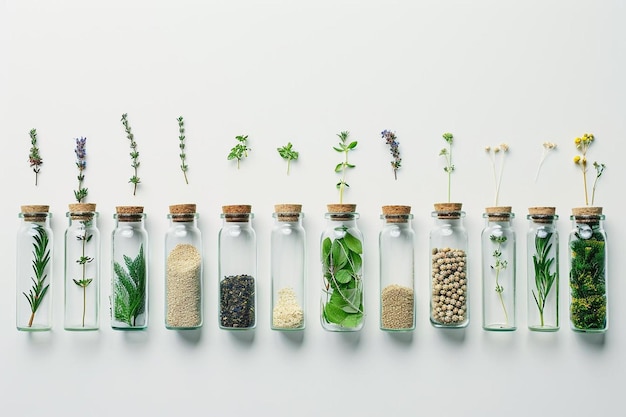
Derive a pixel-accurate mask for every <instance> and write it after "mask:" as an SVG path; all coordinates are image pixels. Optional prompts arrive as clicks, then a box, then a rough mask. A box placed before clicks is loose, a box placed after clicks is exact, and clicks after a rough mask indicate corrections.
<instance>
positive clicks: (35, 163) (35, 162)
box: [28, 129, 43, 186]
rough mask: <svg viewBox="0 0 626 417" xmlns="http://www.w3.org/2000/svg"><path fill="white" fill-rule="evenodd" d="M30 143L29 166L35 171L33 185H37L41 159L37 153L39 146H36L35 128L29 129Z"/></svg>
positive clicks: (41, 163)
mask: <svg viewBox="0 0 626 417" xmlns="http://www.w3.org/2000/svg"><path fill="white" fill-rule="evenodd" d="M30 145H31V146H30V154H29V155H28V160H29V162H30V167H31V168H32V169H33V172H34V173H35V186H37V183H38V174H39V171H40V170H41V168H40V167H41V165H43V159H41V156H40V155H39V148H38V147H37V129H31V130H30Z"/></svg>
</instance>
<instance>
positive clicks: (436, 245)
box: [430, 203, 469, 328]
mask: <svg viewBox="0 0 626 417" xmlns="http://www.w3.org/2000/svg"><path fill="white" fill-rule="evenodd" d="M461 208H462V204H461V203H437V204H435V211H434V212H432V217H433V218H434V219H435V227H434V228H433V229H432V230H431V232H430V254H431V264H430V277H431V278H430V291H431V297H430V323H431V324H432V325H433V326H435V327H446V328H463V327H466V326H467V325H468V324H469V310H468V309H469V298H468V269H467V260H468V257H467V231H466V230H465V226H464V225H463V218H464V217H465V212H464V211H461Z"/></svg>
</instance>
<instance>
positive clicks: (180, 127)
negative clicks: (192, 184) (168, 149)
mask: <svg viewBox="0 0 626 417" xmlns="http://www.w3.org/2000/svg"><path fill="white" fill-rule="evenodd" d="M176 120H178V140H179V141H180V143H179V144H178V147H179V148H180V155H179V156H180V169H181V171H183V175H184V177H185V184H189V181H188V180H187V170H188V169H189V167H188V166H187V164H186V163H185V159H186V157H187V155H186V154H185V122H184V121H183V116H179V117H178V119H176Z"/></svg>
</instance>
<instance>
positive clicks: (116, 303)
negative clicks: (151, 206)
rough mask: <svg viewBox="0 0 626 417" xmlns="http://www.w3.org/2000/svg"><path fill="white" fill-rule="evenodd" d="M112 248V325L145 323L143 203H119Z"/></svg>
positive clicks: (125, 326) (132, 326)
mask: <svg viewBox="0 0 626 417" xmlns="http://www.w3.org/2000/svg"><path fill="white" fill-rule="evenodd" d="M115 210H116V213H115V214H114V215H113V218H114V219H115V221H116V225H115V229H114V230H113V234H112V249H111V298H110V301H111V327H112V328H113V329H114V330H144V329H146V328H147V327H148V233H147V231H146V228H145V218H146V215H145V213H144V212H143V207H142V206H118V207H116V208H115Z"/></svg>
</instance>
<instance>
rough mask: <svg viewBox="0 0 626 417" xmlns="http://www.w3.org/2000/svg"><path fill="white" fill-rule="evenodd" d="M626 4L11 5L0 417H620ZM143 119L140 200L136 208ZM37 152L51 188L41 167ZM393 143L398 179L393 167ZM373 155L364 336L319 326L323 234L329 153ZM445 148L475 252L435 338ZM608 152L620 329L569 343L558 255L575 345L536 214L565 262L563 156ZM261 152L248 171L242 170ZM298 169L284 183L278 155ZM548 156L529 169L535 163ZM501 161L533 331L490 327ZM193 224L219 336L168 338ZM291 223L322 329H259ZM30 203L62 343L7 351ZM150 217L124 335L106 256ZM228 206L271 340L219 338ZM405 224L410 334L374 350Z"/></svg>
mask: <svg viewBox="0 0 626 417" xmlns="http://www.w3.org/2000/svg"><path fill="white" fill-rule="evenodd" d="M624 21H626V6H625V5H624V2H622V1H602V2H600V1H582V0H568V1H551V2H546V1H523V2H522V1H495V0H494V1H487V0H475V1H424V0H419V1H418V0H415V1H404V2H403V1H384V2H383V1H381V2H377V1H372V0H368V1H342V2H338V1H306V2H304V1H298V2H296V1H176V2H174V1H171V2H166V1H147V0H146V1H117V0H114V1H106V2H105V1H100V2H94V1H92V2H86V1H56V2H49V1H17V0H16V1H13V0H3V1H2V2H0V63H1V65H0V97H2V101H1V102H0V105H1V106H2V107H1V108H0V137H1V138H2V139H1V140H2V151H1V155H0V158H1V161H0V162H1V166H2V171H3V173H2V175H1V185H2V196H3V197H2V201H3V203H2V205H1V207H0V210H1V212H0V215H1V218H2V219H3V230H4V232H3V233H2V234H1V236H0V255H1V258H0V259H1V262H2V265H3V266H4V268H3V271H4V274H3V275H4V276H3V279H2V280H0V404H1V406H2V409H3V410H5V411H3V412H2V414H3V415H8V414H6V410H14V411H13V412H10V414H12V415H29V416H31V415H33V416H34V415H44V413H46V414H47V415H60V414H61V413H63V415H68V416H74V415H84V414H87V415H132V414H135V415H180V413H181V411H183V410H189V411H193V412H194V413H201V414H202V415H244V413H250V414H252V413H254V415H261V414H262V415H272V416H293V415H307V416H309V415H310V416H320V415H362V416H370V415H371V416H380V415H418V414H420V415H425V414H431V415H453V414H456V415H511V416H513V415H515V416H521V415H528V414H534V415H548V413H552V414H553V415H565V414H566V413H567V414H569V415H587V414H588V413H593V414H594V415H601V414H608V415H616V414H618V413H619V410H621V408H622V407H623V405H622V386H623V377H622V376H623V374H624V371H625V370H626V369H625V368H626V366H625V362H626V361H625V359H624V354H623V353H624V351H625V349H626V336H625V334H626V324H625V319H626V309H625V308H624V305H623V304H622V303H621V300H623V297H624V290H625V288H624V284H623V279H622V278H623V277H622V276H621V273H622V271H624V270H625V269H626V260H625V259H624V256H623V253H624V251H625V249H626V248H625V247H624V239H623V236H624V235H625V233H624V232H625V230H624V229H625V227H626V226H624V222H623V221H622V220H623V217H622V216H623V213H622V210H621V208H622V205H621V203H622V192H623V189H622V187H623V185H622V180H623V179H624V165H623V163H622V160H623V155H624V151H625V150H626V146H625V145H624V138H625V137H626V126H625V125H624V114H625V112H624V110H625V106H624V97H626V83H625V82H624V75H625V74H626V49H625V48H626V29H625V27H624ZM125 112H126V113H128V117H129V121H130V124H131V126H132V129H133V132H134V134H135V137H136V140H137V143H138V150H139V152H140V161H141V167H140V172H139V176H140V177H141V179H142V183H141V185H140V188H139V191H138V194H137V196H136V197H133V196H132V190H131V185H130V184H128V183H127V181H128V178H129V177H130V176H131V175H132V172H131V168H130V158H129V156H128V151H129V148H128V140H127V139H126V137H125V135H124V131H123V127H122V125H121V123H120V117H121V114H122V113H125ZM180 115H183V116H184V118H185V121H186V127H187V154H188V164H189V167H190V168H189V179H190V184H189V185H188V186H187V185H185V184H184V182H183V177H182V173H181V171H180V170H179V168H178V165H179V161H178V130H177V123H176V118H177V117H178V116H180ZM31 128H36V129H37V131H38V133H39V147H40V151H41V155H42V157H43V160H44V164H43V166H42V170H41V174H40V181H39V186H38V187H35V186H34V174H33V173H32V170H30V168H29V166H28V151H29V147H30V141H29V137H28V132H29V130H30V129H31ZM383 129H391V130H395V131H396V133H397V135H398V140H399V141H400V152H401V154H402V157H403V162H402V165H403V166H402V168H401V170H400V171H399V172H398V180H397V181H394V180H393V175H392V172H391V170H390V168H389V161H390V155H389V154H388V147H387V146H386V145H385V144H384V142H383V140H382V139H381V138H380V131H381V130H383ZM342 130H349V131H350V132H351V138H353V139H354V140H358V141H359V145H358V147H357V149H356V150H355V151H354V153H352V154H351V155H350V158H351V162H353V163H354V164H356V168H355V169H354V170H352V171H350V172H349V174H348V182H349V184H350V185H351V187H350V189H349V190H348V191H347V193H346V198H345V200H346V201H347V202H355V203H358V211H359V212H360V213H361V219H360V220H359V226H360V228H361V230H362V231H363V233H364V235H365V257H366V260H365V265H364V267H365V281H366V284H365V290H366V299H365V308H366V309H367V318H366V323H365V327H364V329H363V330H362V331H361V332H360V333H358V334H335V333H328V332H325V331H324V330H322V328H321V326H320V324H319V319H318V316H319V288H320V279H319V276H320V266H319V264H318V256H319V249H318V246H319V235H320V233H321V231H322V230H323V228H324V212H325V210H326V209H325V205H326V204H327V203H334V202H338V201H337V200H338V193H337V191H336V190H335V188H334V186H335V183H336V181H337V180H338V176H337V175H336V174H335V173H334V172H333V168H334V166H335V165H336V164H337V163H338V162H340V161H341V155H339V154H337V153H336V152H334V151H333V150H332V146H333V145H335V144H336V142H337V138H336V136H335V135H336V134H337V133H339V132H340V131H342ZM446 131H450V132H452V133H453V134H454V135H455V143H454V148H453V152H454V158H455V159H454V163H455V165H456V171H455V173H454V177H453V189H452V195H453V197H452V199H453V200H455V201H461V202H463V203H464V209H465V210H466V212H467V218H466V226H467V229H468V232H469V236H470V253H469V257H470V274H471V275H470V280H471V281H470V303H471V306H470V315H471V323H470V326H469V327H468V328H467V329H466V330H465V331H446V330H438V329H434V328H432V327H431V325H430V324H429V322H428V259H429V257H428V233H429V230H430V228H431V227H432V220H431V218H430V212H431V211H432V204H433V203H435V202H438V201H444V200H445V198H446V188H445V185H446V179H445V174H444V172H443V169H442V168H443V159H442V158H441V157H438V153H439V150H440V149H441V148H442V147H443V146H444V145H445V143H444V141H443V139H441V134H442V133H443V132H446ZM584 132H592V133H594V134H595V135H596V142H595V143H594V144H593V146H592V148H591V150H590V152H589V158H590V160H592V161H593V160H598V161H600V162H604V163H606V165H607V169H606V171H605V174H604V176H603V177H602V178H601V180H600V182H599V185H598V190H597V199H596V205H601V206H604V208H605V213H606V215H607V221H606V229H607V232H608V235H609V245H610V249H609V251H610V254H609V274H610V278H609V281H610V289H609V291H610V296H609V303H610V307H609V310H610V329H609V331H608V333H607V334H606V335H605V336H604V337H601V336H597V335H595V336H590V335H584V334H575V333H574V332H572V331H571V330H570V329H569V327H568V322H567V297H568V287H567V272H568V268H567V247H566V245H565V244H562V245H561V250H560V255H561V269H560V272H561V289H562V291H561V302H562V304H561V316H562V328H561V330H560V331H559V332H557V333H554V334H535V333H532V332H529V331H528V330H527V329H526V324H527V323H526V265H525V260H526V249H525V232H526V229H527V223H526V220H525V216H526V213H527V208H528V207H530V206H535V205H554V206H556V207H557V212H558V214H560V215H561V219H560V220H559V222H558V228H559V231H560V233H561V240H562V243H563V242H566V239H567V234H568V232H569V229H570V222H569V219H568V217H569V213H570V209H571V208H572V207H577V206H581V205H584V198H583V189H582V175H581V174H580V172H579V170H577V168H576V166H575V165H574V164H573V163H572V157H573V156H574V155H575V154H576V149H575V147H574V145H573V139H574V138H575V137H576V136H580V135H582V134H583V133H584ZM241 134H248V135H249V137H250V140H249V144H250V147H251V148H252V152H251V153H250V157H249V158H248V159H246V160H245V161H243V162H242V165H241V169H239V170H237V169H236V166H235V163H234V162H233V161H227V160H226V155H227V154H228V152H229V150H230V148H231V147H232V146H233V145H234V144H235V139H234V137H235V136H236V135H241ZM79 136H85V137H87V138H88V141H87V152H88V165H87V170H86V171H85V175H86V179H85V185H86V186H87V187H88V188H89V197H88V201H90V202H96V203H97V204H98V211H99V212H100V213H101V220H100V223H99V226H100V229H101V232H102V236H103V242H102V243H103V245H102V248H103V250H102V254H101V259H102V274H101V276H102V283H101V285H102V303H101V311H102V320H101V329H100V331H99V332H95V333H72V332H66V331H64V330H63V323H62V313H63V292H62V282H63V267H62V264H63V262H62V261H63V242H62V237H63V232H64V230H65V227H66V223H67V221H66V219H65V212H66V210H67V204H68V203H72V202H73V190H74V189H76V179H75V178H76V173H77V172H76V169H75V165H74V138H76V137H79ZM287 141H292V142H293V143H294V147H295V149H296V150H298V151H300V155H301V156H300V160H299V161H298V162H297V163H294V164H293V165H292V171H291V175H290V176H287V175H286V174H285V170H286V164H285V163H284V161H282V160H281V159H280V158H279V156H278V154H277V152H276V148H277V147H279V146H282V145H284V144H286V143H287ZM544 141H552V142H555V143H557V145H558V148H557V149H556V151H554V152H552V153H551V154H550V155H549V156H548V158H547V159H546V161H545V164H544V166H543V168H542V170H541V175H540V177H539V181H537V182H535V181H534V176H535V171H536V168H537V164H538V162H539V158H540V155H541V151H542V143H543V142H544ZM501 142H506V143H508V144H509V146H510V152H509V154H508V155H507V161H506V166H505V170H504V179H503V189H502V192H501V198H500V203H501V204H503V205H512V206H513V209H514V211H515V213H516V214H517V218H516V219H515V220H514V225H515V229H516V231H517V233H518V241H519V244H518V252H517V253H518V266H517V273H518V287H517V288H518V297H517V300H518V308H517V316H518V324H519V329H518V330H517V331H516V332H514V333H509V334H491V333H487V332H484V331H483V330H482V329H481V325H480V324H481V323H480V308H481V298H480V266H479V250H480V245H479V238H480V230H481V229H482V227H483V220H482V212H483V209H484V207H486V206H491V205H493V203H494V202H493V194H494V192H493V190H494V187H493V181H492V176H491V171H490V169H491V167H490V164H489V160H488V158H487V156H486V155H485V153H484V150H483V149H484V147H485V146H487V145H491V146H494V145H497V144H499V143H501ZM185 202H196V203H197V204H198V208H199V213H200V227H201V229H202V231H203V234H204V242H205V262H206V274H205V284H206V287H205V290H206V291H205V325H204V327H203V329H202V331H200V332H190V333H177V332H173V331H168V330H166V329H165V327H164V325H163V301H162V300H163V267H162V265H163V261H164V259H163V235H164V233H165V230H166V227H167V220H166V213H167V207H168V205H170V204H175V203H185ZM290 202H299V203H302V204H303V209H304V212H305V216H306V217H305V222H304V225H305V228H306V230H307V233H308V235H307V245H308V263H309V265H308V282H307V291H308V295H307V305H306V313H307V320H308V321H307V328H306V330H305V331H304V332H301V333H299V334H289V335H287V334H281V333H277V332H273V331H271V330H270V328H269V324H270V323H269V316H270V312H269V288H270V286H269V285H270V283H269V237H270V231H271V227H272V218H271V213H272V211H273V204H275V203H290ZM22 204H50V205H51V210H52V212H53V214H54V217H53V229H54V233H55V242H54V249H55V251H56V253H55V257H54V261H55V265H54V276H53V277H52V290H51V293H50V296H51V297H53V302H54V307H53V308H54V329H53V331H52V332H48V333H40V334H26V333H21V332H18V331H17V330H15V302H16V301H15V300H16V295H15V250H14V242H15V231H16V230H17V227H18V219H17V213H18V211H19V206H20V205H22ZM124 204H140V205H144V206H145V208H146V212H147V213H148V219H147V227H148V231H149V234H150V239H151V240H150V256H151V258H150V265H149V267H150V285H151V286H150V294H149V295H150V325H149V329H148V331H146V332H143V333H132V334H127V333H120V332H114V331H113V330H111V329H110V326H109V318H108V295H109V282H110V273H111V271H110V265H109V262H110V234H111V231H112V229H113V226H114V224H113V219H112V214H113V212H114V207H115V206H116V205H124ZM223 204H252V206H253V211H254V213H255V220H254V227H255V229H256V231H257V236H258V243H259V245H258V256H259V274H258V301H259V305H258V313H259V315H258V327H257V329H256V330H254V331H251V332H247V333H230V332H227V331H222V330H219V328H218V325H217V314H216V313H217V308H216V302H217V264H216V259H217V233H218V230H219V228H220V226H221V220H220V219H219V214H220V211H221V206H222V205H223ZM384 204H409V205H411V206H412V207H413V213H414V214H415V221H414V224H413V226H414V229H415V231H416V262H417V268H416V286H417V288H416V290H417V328H416V329H415V331H414V332H413V333H411V334H404V335H392V334H386V333H384V332H382V331H380V330H379V328H378V314H379V305H378V298H377V297H378V291H379V285H378V273H377V270H378V258H377V251H378V247H377V236H378V232H379V230H380V227H381V221H380V220H379V214H380V206H381V205H384ZM50 412H51V413H50Z"/></svg>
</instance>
